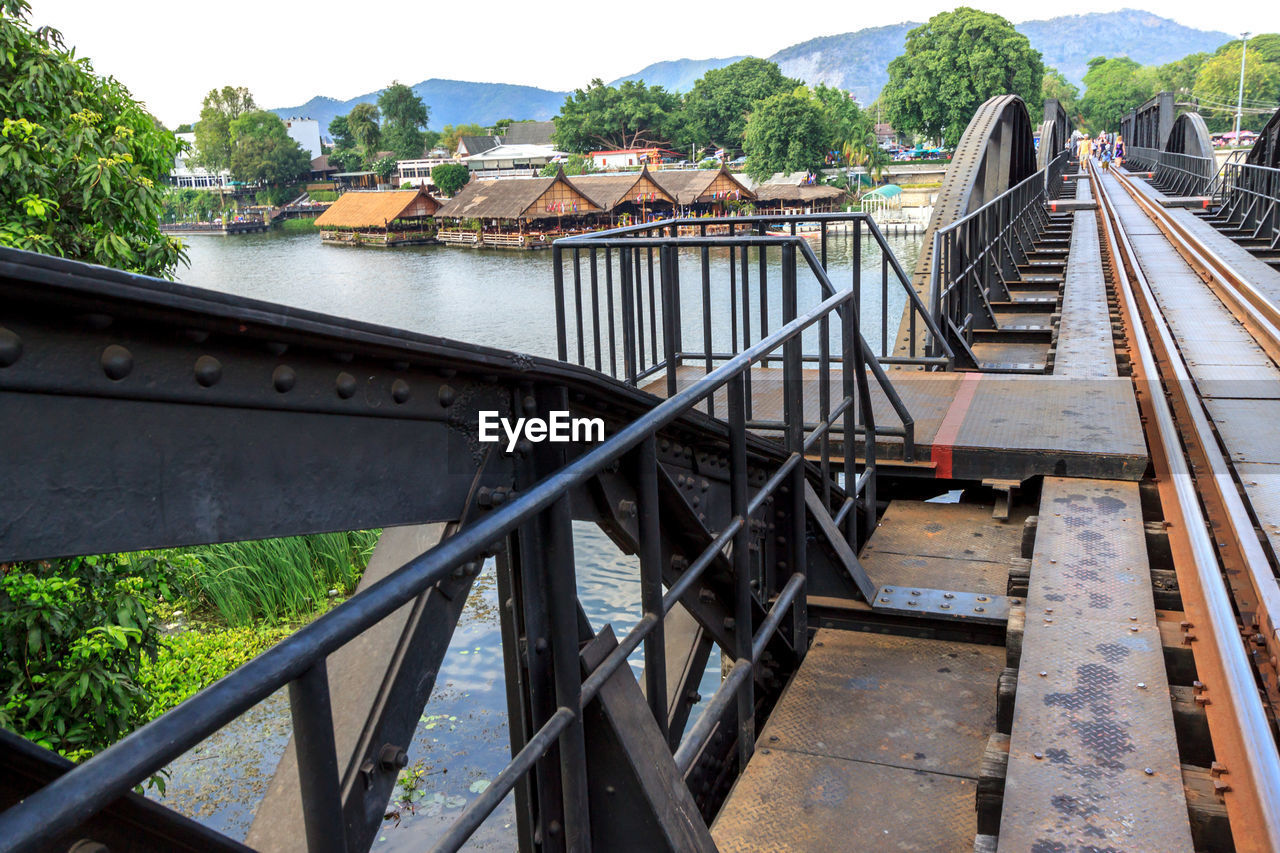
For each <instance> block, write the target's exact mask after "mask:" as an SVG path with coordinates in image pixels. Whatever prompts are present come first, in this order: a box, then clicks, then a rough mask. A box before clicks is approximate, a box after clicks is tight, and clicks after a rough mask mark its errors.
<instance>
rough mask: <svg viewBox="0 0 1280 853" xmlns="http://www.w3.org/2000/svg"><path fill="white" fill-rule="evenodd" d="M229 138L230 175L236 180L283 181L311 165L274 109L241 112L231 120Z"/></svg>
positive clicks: (273, 182) (299, 173) (301, 173)
mask: <svg viewBox="0 0 1280 853" xmlns="http://www.w3.org/2000/svg"><path fill="white" fill-rule="evenodd" d="M231 139H232V143H233V145H234V148H233V150H232V152H231V176H232V177H233V178H235V179H236V180H237V181H245V182H249V183H253V182H262V183H267V184H279V183H285V182H287V181H292V180H294V179H296V178H298V177H299V176H301V175H304V174H305V173H306V172H307V171H308V170H309V169H310V168H311V158H310V157H308V156H307V152H305V151H303V150H302V147H301V146H300V145H298V143H297V142H295V141H294V140H293V139H292V138H291V137H290V136H289V131H288V129H286V128H285V126H284V122H283V121H282V120H281V119H280V117H279V116H278V115H276V114H275V113H269V112H267V111H266V110H254V111H253V112H247V113H244V114H243V115H241V116H240V117H239V118H237V119H236V120H235V121H233V122H232V123H231Z"/></svg>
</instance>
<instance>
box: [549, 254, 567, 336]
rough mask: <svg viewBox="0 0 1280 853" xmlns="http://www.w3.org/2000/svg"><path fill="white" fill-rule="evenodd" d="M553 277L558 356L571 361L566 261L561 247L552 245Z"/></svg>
mask: <svg viewBox="0 0 1280 853" xmlns="http://www.w3.org/2000/svg"><path fill="white" fill-rule="evenodd" d="M551 275H552V278H553V280H554V281H555V295H556V356H557V357H558V358H559V359H560V360H561V361H568V360H569V341H568V334H569V330H568V328H567V325H568V319H567V318H566V317H565V309H564V259H563V258H562V257H561V251H560V247H559V246H557V245H556V244H554V243H552V244H551Z"/></svg>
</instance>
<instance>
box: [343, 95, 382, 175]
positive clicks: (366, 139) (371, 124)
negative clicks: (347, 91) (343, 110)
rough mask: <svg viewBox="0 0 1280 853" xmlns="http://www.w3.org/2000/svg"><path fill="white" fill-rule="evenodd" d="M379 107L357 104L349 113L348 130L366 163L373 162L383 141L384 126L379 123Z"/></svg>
mask: <svg viewBox="0 0 1280 853" xmlns="http://www.w3.org/2000/svg"><path fill="white" fill-rule="evenodd" d="M379 118H380V116H379V114H378V108H377V107H375V106H374V105H373V104H356V105H355V106H354V107H352V108H351V112H349V113H347V130H348V132H349V133H350V134H351V141H352V142H354V143H355V146H356V150H357V151H359V152H360V156H361V157H362V158H363V159H364V162H365V163H371V162H373V159H374V157H373V155H374V154H376V153H377V152H378V145H379V143H380V142H381V141H382V128H381V127H380V126H379V125H378V119H379Z"/></svg>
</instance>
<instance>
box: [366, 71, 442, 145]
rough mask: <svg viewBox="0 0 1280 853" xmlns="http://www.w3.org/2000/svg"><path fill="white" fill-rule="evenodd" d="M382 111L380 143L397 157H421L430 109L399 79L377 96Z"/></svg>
mask: <svg viewBox="0 0 1280 853" xmlns="http://www.w3.org/2000/svg"><path fill="white" fill-rule="evenodd" d="M378 109H379V110H380V111H381V112H382V143H383V145H384V146H385V147H386V148H387V149H388V150H390V151H391V153H392V154H394V155H395V156H396V157H397V158H399V159H401V160H414V159H417V158H419V157H421V156H422V153H423V150H424V147H425V140H424V139H423V130H425V129H426V126H427V120H428V118H430V115H431V113H430V111H429V110H428V109H427V105H426V104H425V103H423V101H422V98H420V97H418V96H417V95H416V94H414V91H413V90H412V89H410V88H409V87H408V86H406V85H404V84H403V83H400V82H395V81H393V82H392V83H391V85H390V86H388V87H387V88H386V89H383V90H382V94H380V95H378Z"/></svg>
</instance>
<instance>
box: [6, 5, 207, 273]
mask: <svg viewBox="0 0 1280 853" xmlns="http://www.w3.org/2000/svg"><path fill="white" fill-rule="evenodd" d="M29 13H30V6H29V5H28V4H27V3H26V2H25V0H0V69H2V71H0V163H2V164H3V166H0V245H2V246H11V247H14V248H18V249H27V250H29V251H34V252H41V253H43V254H46V255H61V256H63V257H67V258H73V259H75V260H82V261H90V262H92V263H97V264H104V265H106V266H112V267H117V268H119V269H125V270H131V271H133V272H140V273H145V274H147V275H160V276H171V275H172V274H173V271H174V268H175V267H176V266H177V264H178V262H179V261H180V260H184V256H183V253H182V246H181V244H180V243H179V242H178V241H176V240H173V239H171V238H169V237H166V236H165V235H164V234H162V233H161V232H160V228H159V221H160V214H161V209H162V206H163V204H164V187H163V181H164V179H165V177H166V176H167V175H168V173H169V171H170V169H172V168H173V158H174V156H175V155H176V154H177V152H178V141H177V139H176V138H175V137H174V135H173V134H172V133H170V132H169V131H167V130H165V129H164V128H163V127H161V126H160V124H159V122H157V121H156V120H155V118H154V117H153V116H151V114H149V113H148V112H147V111H146V110H145V109H144V108H143V106H142V104H140V103H138V102H137V101H135V100H133V98H132V97H131V96H130V94H129V91H128V90H127V89H126V88H125V87H124V86H122V85H121V84H120V83H118V82H117V81H115V80H114V79H112V78H109V77H105V78H104V77H99V76H98V75H96V74H94V73H93V66H92V65H91V64H90V62H89V60H87V59H85V58H82V57H75V56H74V55H73V54H72V53H71V52H70V51H69V50H67V49H66V47H65V46H64V44H63V41H62V36H61V35H60V34H59V33H58V31H57V30H54V29H52V28H49V27H41V28H40V29H37V30H33V29H32V28H31V26H30V25H29V24H28V22H27V16H28V14H29Z"/></svg>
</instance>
